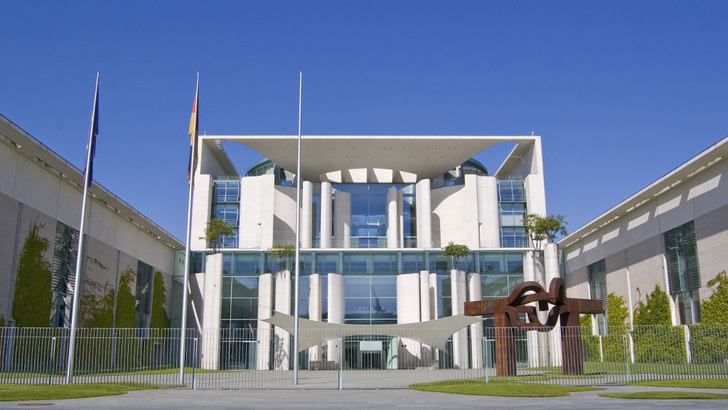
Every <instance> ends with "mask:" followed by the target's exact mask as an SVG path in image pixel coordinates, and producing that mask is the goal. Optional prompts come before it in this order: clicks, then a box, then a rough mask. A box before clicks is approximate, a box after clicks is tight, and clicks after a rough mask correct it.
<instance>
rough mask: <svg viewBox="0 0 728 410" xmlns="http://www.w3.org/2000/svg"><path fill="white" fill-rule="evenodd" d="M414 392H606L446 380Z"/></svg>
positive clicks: (555, 394)
mask: <svg viewBox="0 0 728 410" xmlns="http://www.w3.org/2000/svg"><path fill="white" fill-rule="evenodd" d="M410 388H412V389H413V390H418V391H429V392H437V393H451V394H467V395H472V396H498V397H562V396H568V395H569V393H573V392H580V391H592V390H604V389H600V388H594V387H576V386H553V385H546V384H535V383H504V382H490V383H485V382H484V381H483V380H479V379H478V380H445V381H440V382H434V383H417V384H413V385H411V386H410Z"/></svg>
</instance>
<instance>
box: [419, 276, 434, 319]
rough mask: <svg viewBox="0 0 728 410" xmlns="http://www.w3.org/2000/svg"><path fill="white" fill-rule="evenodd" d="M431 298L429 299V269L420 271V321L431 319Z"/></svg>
mask: <svg viewBox="0 0 728 410" xmlns="http://www.w3.org/2000/svg"><path fill="white" fill-rule="evenodd" d="M431 302H432V299H430V271H426V270H423V271H420V322H429V321H430V320H432V319H433V318H432V304H431Z"/></svg>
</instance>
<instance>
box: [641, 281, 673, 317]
mask: <svg viewBox="0 0 728 410" xmlns="http://www.w3.org/2000/svg"><path fill="white" fill-rule="evenodd" d="M637 292H638V293H640V296H641V292H640V289H639V288H637ZM640 299H641V297H640ZM645 300H646V302H643V301H642V300H640V301H639V302H637V309H635V312H634V324H635V326H652V325H671V324H672V318H671V317H670V299H669V296H667V293H665V292H663V291H662V289H660V285H655V290H653V291H652V293H648V294H646V295H645Z"/></svg>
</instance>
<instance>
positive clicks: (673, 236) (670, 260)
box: [663, 221, 700, 325]
mask: <svg viewBox="0 0 728 410" xmlns="http://www.w3.org/2000/svg"><path fill="white" fill-rule="evenodd" d="M663 237H664V240H665V259H666V261H667V277H668V289H669V292H670V295H671V296H672V297H673V299H674V300H675V302H676V305H677V306H678V310H679V314H680V323H682V324H688V325H689V324H692V323H696V322H699V321H700V296H699V294H698V290H699V289H700V264H699V263H698V244H697V241H696V240H695V223H694V222H693V221H690V222H688V223H686V224H684V225H681V226H678V227H677V228H674V229H671V230H669V231H667V232H665V234H664V235H663Z"/></svg>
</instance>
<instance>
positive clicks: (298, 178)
mask: <svg viewBox="0 0 728 410" xmlns="http://www.w3.org/2000/svg"><path fill="white" fill-rule="evenodd" d="M298 75H299V76H298V158H297V161H296V264H295V268H294V272H295V283H294V285H293V286H294V297H293V303H294V307H293V310H294V315H293V317H294V318H293V322H294V323H293V383H294V384H296V385H297V384H298V275H299V270H300V262H299V260H300V253H301V237H300V234H301V179H302V177H301V96H302V94H303V71H299V72H298Z"/></svg>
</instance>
